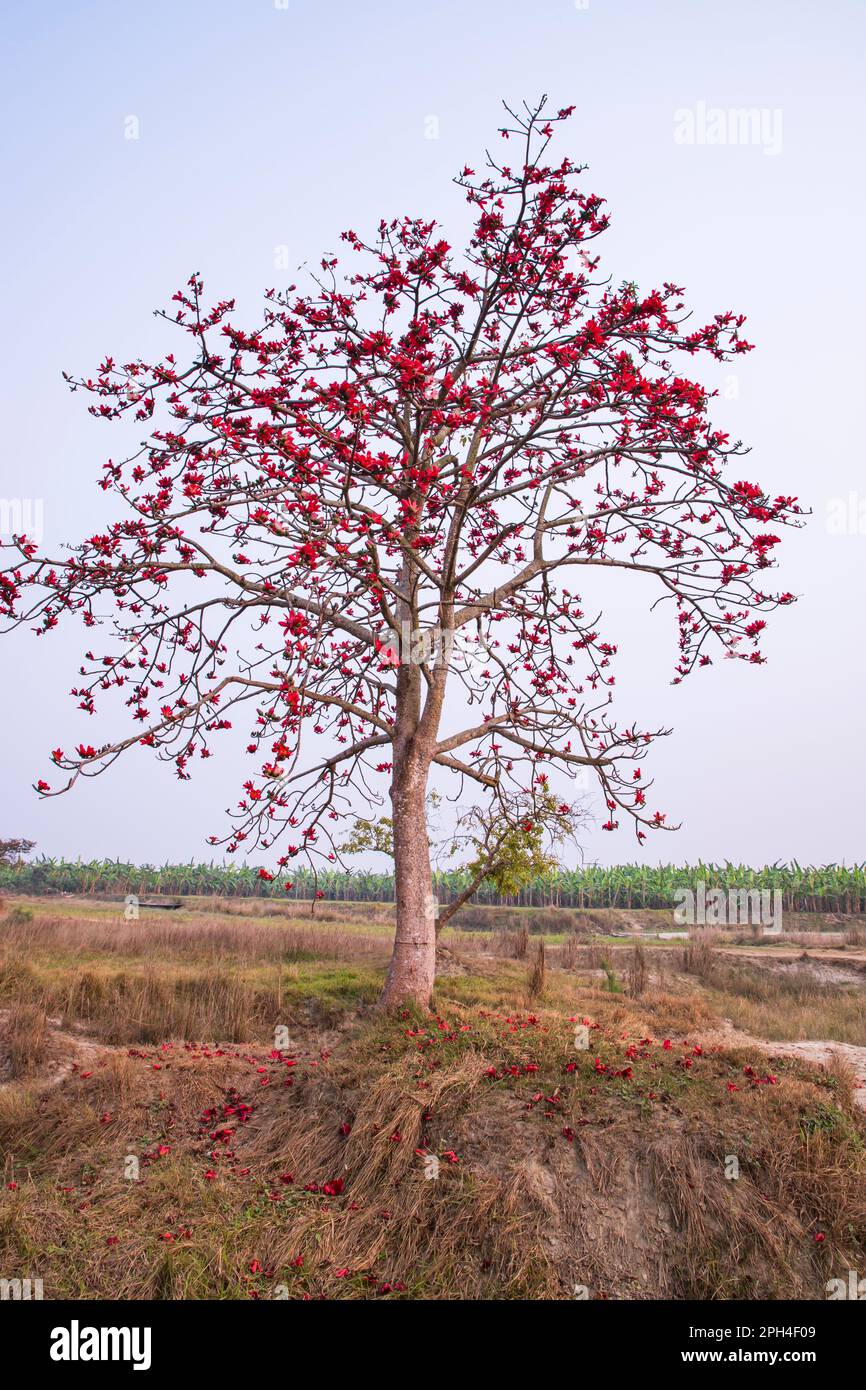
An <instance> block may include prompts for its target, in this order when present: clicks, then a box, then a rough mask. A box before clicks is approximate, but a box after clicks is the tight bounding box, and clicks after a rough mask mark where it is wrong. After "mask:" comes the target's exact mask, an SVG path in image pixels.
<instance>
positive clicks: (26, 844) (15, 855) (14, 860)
mask: <svg viewBox="0 0 866 1390" xmlns="http://www.w3.org/2000/svg"><path fill="white" fill-rule="evenodd" d="M35 848H36V841H35V840H0V864H20V863H21V856H22V855H24V854H29V853H30V851H31V850H32V849H35Z"/></svg>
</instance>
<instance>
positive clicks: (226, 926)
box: [0, 896, 866, 1299]
mask: <svg viewBox="0 0 866 1390" xmlns="http://www.w3.org/2000/svg"><path fill="white" fill-rule="evenodd" d="M392 912H393V909H392V908H390V907H389V906H388V905H387V904H381V905H379V904H372V903H333V902H324V903H319V904H318V905H317V906H316V908H315V911H312V910H311V905H310V904H301V903H291V904H278V903H272V902H269V901H267V900H259V899H249V900H247V899H244V900H235V899H228V898H216V897H214V898H200V899H194V898H190V899H187V900H186V901H185V902H184V905H183V906H182V907H180V908H179V909H178V910H177V911H156V910H149V909H148V908H146V907H142V909H141V913H140V918H139V920H137V921H126V920H125V919H124V905H123V902H122V901H119V902H118V901H106V900H102V899H99V898H97V897H88V898H81V897H72V896H65V897H64V896H53V897H49V898H27V897H7V898H6V901H5V905H4V908H3V911H2V914H0V1156H2V1162H3V1186H2V1192H0V1269H2V1271H3V1274H4V1277H6V1278H21V1279H24V1278H29V1279H31V1280H33V1279H41V1280H42V1282H43V1287H44V1296H45V1297H46V1298H60V1297H71V1298H76V1299H100V1298H113V1299H116V1298H134V1299H142V1298H160V1299H247V1298H291V1299H294V1298H305V1297H314V1298H316V1297H322V1296H324V1297H327V1298H349V1299H364V1298H380V1299H381V1298H384V1299H405V1298H423V1299H448V1298H455V1297H462V1298H496V1299H502V1298H506V1299H507V1298H556V1299H571V1298H574V1297H575V1296H577V1297H583V1296H587V1297H589V1298H594V1299H596V1298H603V1299H656V1298H665V1297H670V1298H678V1299H683V1298H698V1299H734V1298H770V1299H781V1298H806V1299H823V1298H825V1297H826V1294H825V1285H826V1283H827V1281H828V1280H830V1279H832V1278H835V1277H842V1278H846V1277H847V1271H848V1270H851V1269H854V1270H856V1269H862V1268H864V1266H866V1149H864V1139H866V1112H864V1108H863V1107H864V1103H866V1010H864V994H866V927H864V922H863V919H862V918H858V917H851V916H848V917H844V918H840V917H835V916H830V915H826V914H823V913H815V912H812V913H809V914H805V913H804V914H803V915H802V916H797V915H796V914H794V915H791V914H789V915H788V917H787V918H786V924H785V931H784V934H783V936H781V937H773V938H769V937H766V936H762V935H760V934H759V933H756V932H753V931H751V930H750V929H748V928H745V929H743V928H741V929H736V930H733V931H728V932H725V933H721V932H710V931H697V932H693V934H692V937H691V939H689V940H688V941H683V940H678V939H668V938H666V937H664V936H662V937H659V935H658V933H659V932H660V931H661V932H663V933H664V932H666V931H669V930H675V924H674V923H673V920H672V914H671V913H670V912H669V911H665V910H658V909H656V910H649V909H647V910H643V911H641V910H625V909H623V910H616V909H606V910H605V909H598V910H593V911H565V910H563V909H555V908H550V909H542V910H538V911H536V912H530V911H523V912H521V911H520V910H517V909H505V908H503V909H496V908H490V907H477V908H472V909H470V910H468V911H467V912H466V913H464V914H463V916H462V917H460V918H457V919H455V920H456V921H458V922H459V923H461V927H460V928H458V929H447V930H446V931H445V932H444V934H443V937H442V947H441V951H440V957H441V958H440V962H439V976H438V981H437V993H436V1010H435V1015H434V1016H432V1017H431V1016H422V1015H415V1014H413V1013H410V1012H406V1013H405V1014H404V1015H403V1016H402V1017H399V1018H388V1017H385V1016H383V1015H381V1014H380V1013H378V1012H377V1011H376V1009H375V1000H376V997H377V994H378V991H379V988H380V984H381V980H382V976H383V972H384V968H385V965H386V962H387V958H388V954H389V948H390V936H391V932H392V929H393V919H392ZM463 928H471V929H463ZM584 1291H585V1292H584Z"/></svg>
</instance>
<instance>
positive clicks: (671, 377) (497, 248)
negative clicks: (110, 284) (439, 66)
mask: <svg viewBox="0 0 866 1390" xmlns="http://www.w3.org/2000/svg"><path fill="white" fill-rule="evenodd" d="M506 110H507V112H508V117H507V124H506V125H505V126H504V127H503V129H502V130H501V131H500V136H501V138H502V140H503V142H504V143H503V150H504V154H503V157H502V159H501V160H497V159H495V158H492V157H490V156H488V157H487V166H486V169H485V172H484V173H483V174H478V175H476V173H475V171H474V170H473V169H471V168H468V167H467V168H465V169H464V170H463V172H462V174H461V175H460V176H459V178H458V179H457V183H458V184H459V186H460V187H461V188H462V189H464V190H465V194H466V198H467V200H468V202H469V204H470V207H471V212H472V216H473V219H474V220H473V230H472V233H471V236H470V238H469V240H468V244H467V246H466V249H465V251H464V252H463V253H462V254H460V255H458V254H456V253H455V252H454V250H453V249H452V247H451V246H450V245H449V244H448V242H447V241H445V240H444V239H443V237H442V236H441V234H440V231H439V229H438V227H437V225H436V224H435V223H434V222H428V221H424V220H421V219H419V218H408V217H407V218H403V219H395V220H392V221H389V222H385V221H383V222H382V223H380V225H379V228H378V233H377V235H376V236H375V237H374V238H372V239H371V240H364V239H363V238H362V237H361V236H360V235H359V234H357V233H355V232H352V231H350V232H346V233H345V234H344V236H343V241H344V242H345V245H346V247H347V249H348V254H349V259H350V261H351V263H352V264H351V267H350V269H349V271H348V272H338V262H337V259H336V258H335V257H331V256H327V257H325V259H323V260H322V262H321V271H320V272H319V273H318V274H317V275H316V276H314V277H313V279H312V282H311V283H310V285H309V287H308V289H307V291H306V292H300V291H299V290H298V289H297V288H296V287H295V286H291V287H289V288H288V289H287V290H284V291H274V290H271V291H269V292H268V293H267V295H266V302H265V308H264V312H263V321H262V323H261V324H260V326H259V327H255V328H250V329H244V328H241V327H240V326H238V325H237V324H236V323H235V322H234V321H233V318H232V314H233V308H234V306H233V302H232V301H225V300H223V301H220V302H218V303H216V304H213V305H208V304H207V303H206V302H205V300H204V297H203V286H202V282H201V280H200V279H199V278H198V276H194V277H193V278H192V279H191V280H190V281H189V284H188V286H187V288H186V289H185V290H184V291H182V292H180V293H178V294H176V295H175V296H174V302H175V304H176V308H175V309H172V310H171V311H170V312H166V313H164V314H163V318H164V319H165V320H166V321H168V322H170V323H171V324H173V325H174V326H175V330H176V331H177V333H178V334H179V336H180V337H181V339H182V341H183V342H184V343H185V344H186V345H187V351H186V352H181V353H179V354H178V355H175V354H168V355H167V356H165V357H164V358H163V359H162V360H161V361H158V362H156V363H147V362H144V361H141V360H137V361H132V362H127V363H125V364H121V363H118V362H115V361H114V360H113V359H112V358H110V357H108V358H106V360H105V361H104V362H103V363H102V364H101V366H100V367H99V371H98V373H97V374H96V376H95V377H92V378H85V379H80V378H72V377H69V378H67V379H68V380H69V382H70V385H71V387H72V389H73V390H85V391H86V392H88V394H90V395H91V396H93V397H94V398H95V403H94V404H93V405H91V407H90V409H91V411H92V413H94V414H95V415H97V416H100V417H103V418H105V419H106V420H116V419H118V418H120V417H124V416H131V417H132V418H133V419H134V420H135V421H137V422H140V423H141V424H146V425H147V427H148V430H149V437H148V438H147V440H146V441H145V442H144V443H143V444H142V445H141V447H140V448H139V449H138V450H137V452H135V453H134V454H133V455H132V456H131V457H130V458H128V459H127V460H125V461H124V462H122V463H117V462H114V461H109V462H108V463H107V464H105V465H104V476H103V478H102V480H101V486H102V488H103V489H105V490H106V491H113V492H114V493H115V494H116V496H117V500H118V518H119V519H118V520H116V521H115V522H114V523H113V524H112V525H110V526H109V527H108V528H107V529H106V530H105V531H103V532H101V533H100V534H96V535H93V536H90V537H89V538H88V539H87V540H86V541H85V542H84V543H83V544H81V545H80V546H78V547H76V548H75V549H74V550H72V551H71V552H67V553H65V554H64V555H63V556H62V557H60V558H54V559H52V558H50V557H48V556H44V555H41V554H39V553H38V551H37V548H36V547H35V546H34V545H33V544H31V543H30V542H29V541H28V540H27V538H26V537H20V536H18V537H14V538H13V541H12V543H11V549H12V551H13V554H12V556H11V557H10V563H9V566H8V567H7V568H6V569H5V571H4V573H3V575H2V580H0V600H2V607H3V610H4V612H5V613H6V614H7V615H8V616H10V617H11V618H12V620H13V622H15V623H21V622H28V623H33V622H35V623H36V624H37V630H39V631H41V632H47V631H48V630H49V629H51V628H53V627H54V626H55V625H56V624H57V623H58V621H59V619H60V618H61V617H64V616H69V617H77V618H78V619H79V620H81V621H83V623H84V625H85V627H89V628H93V629H94V630H95V633H96V634H98V636H99V639H100V641H99V646H98V647H97V646H92V648H91V650H89V651H88V652H87V655H86V658H85V662H84V664H83V665H82V667H81V670H80V675H79V678H78V682H77V685H76V687H75V690H74V692H73V694H74V695H75V697H76V699H77V700H78V701H79V703H80V706H81V708H82V709H83V710H85V711H87V712H88V713H89V714H91V715H95V714H96V713H97V707H98V704H99V706H100V707H101V704H102V702H103V699H104V698H105V697H108V696H110V695H111V694H112V693H114V694H116V695H117V696H118V697H119V698H120V699H121V700H122V701H123V702H125V704H126V706H127V708H128V710H129V715H130V717H131V720H132V724H133V726H134V728H133V731H132V732H131V733H130V734H129V735H128V736H127V737H124V738H120V739H115V740H113V741H110V742H102V741H98V740H97V742H96V746H94V745H91V744H84V743H82V744H81V745H80V746H79V748H78V749H77V751H76V752H75V753H74V754H70V753H65V752H64V751H63V750H61V749H56V750H55V752H54V754H53V760H54V763H55V764H56V765H57V768H58V770H60V771H61V772H62V773H65V774H67V776H66V780H65V783H64V784H63V785H62V786H61V785H57V784H54V785H52V784H50V783H48V782H46V781H44V780H40V781H39V783H38V790H39V791H40V792H41V793H42V794H44V795H53V794H55V793H56V792H58V791H65V790H67V789H68V788H69V787H70V786H72V784H73V783H74V782H75V781H76V780H77V778H78V777H80V776H92V775H94V774H97V773H99V772H102V771H103V770H104V769H106V768H107V767H108V766H109V765H111V764H112V763H113V762H114V761H115V760H116V759H117V758H118V757H119V756H120V755H121V754H123V753H124V752H125V751H126V750H127V749H128V748H130V747H131V746H133V745H135V744H143V745H145V746H146V747H149V748H152V749H154V750H155V751H156V753H157V755H158V756H160V757H162V758H168V759H170V760H173V762H174V764H175V768H176V772H177V775H178V777H181V778H188V777H189V776H190V775H191V770H192V767H193V764H194V759H195V758H198V757H201V758H206V757H209V756H211V753H212V750H213V747H214V745H215V744H216V743H217V741H218V737H219V735H220V734H222V733H224V731H227V730H229V729H230V728H231V727H232V724H233V723H234V722H235V721H236V719H237V718H238V716H241V715H243V714H244V713H246V720H247V729H248V732H246V734H245V735H244V737H245V738H246V739H248V742H247V752H248V753H249V755H250V757H251V759H252V760H253V765H254V770H253V771H251V772H250V775H249V778H248V780H247V781H246V782H245V783H244V787H243V795H242V797H241V799H240V801H239V802H238V804H237V806H236V807H235V808H234V810H233V811H232V812H230V826H231V831H230V834H227V835H226V836H224V837H217V836H212V837H211V843H212V844H219V843H226V844H227V845H228V849H229V850H230V851H234V850H236V849H238V848H239V847H240V846H243V847H244V848H245V849H246V850H249V849H250V848H253V847H266V848H269V847H271V846H274V847H276V849H275V854H276V851H277V850H278V851H279V860H278V872H280V873H282V872H284V871H286V870H288V869H289V866H290V864H291V861H292V860H293V859H294V858H295V857H296V856H299V855H303V856H306V858H308V859H310V860H313V861H314V862H315V861H316V860H317V858H318V857H319V856H323V857H325V858H327V859H331V860H333V859H334V858H335V855H336V849H335V845H336V840H335V838H334V837H335V834H336V835H337V836H338V837H339V834H340V833H341V832H342V831H343V830H344V829H345V821H346V818H347V817H353V812H357V810H358V809H359V804H360V808H361V809H363V808H364V807H365V806H366V805H368V804H373V803H375V802H376V801H377V799H378V800H379V801H381V790H382V789H383V787H384V786H385V785H387V788H388V790H389V791H390V798H391V808H390V809H391V821H392V830H393V848H394V861H395V880H396V899H397V907H396V938H395V942H394V952H393V958H392V961H391V966H390V969H389V972H388V977H387V980H386V984H385V989H384V994H383V1002H384V1003H385V1004H386V1005H387V1006H389V1007H391V1006H395V1005H399V1004H401V1003H403V1002H405V1001H407V1000H414V1001H417V1002H419V1003H421V1004H426V1003H427V1002H428V1001H429V999H430V995H431V990H432V987H433V978H434V970H435V923H434V911H433V905H432V897H431V871H430V859H429V851H428V839H427V833H426V823H425V797H426V795H427V791H428V782H429V779H430V776H431V772H432V770H433V769H444V770H447V772H448V773H450V774H452V775H453V777H454V778H455V779H463V781H464V782H465V783H466V784H467V786H468V785H470V784H471V785H472V786H473V788H475V789H476V790H477V791H479V792H480V795H481V796H482V798H483V799H484V800H486V803H487V808H488V810H487V824H491V823H492V821H491V817H492V818H493V819H494V820H495V818H496V817H497V816H499V817H501V818H502V819H503V820H504V821H507V820H508V817H509V815H512V816H513V809H512V808H514V807H515V806H517V807H519V816H520V818H521V824H523V825H524V826H525V828H526V830H527V833H528V834H529V835H530V836H532V835H534V834H535V832H536V829H537V825H536V823H535V822H534V820H533V817H534V815H535V814H537V816H538V817H539V818H543V817H544V816H545V815H547V814H549V813H551V811H552V814H553V815H554V816H559V817H562V816H564V815H566V814H567V813H568V811H569V804H568V802H563V803H561V804H560V803H559V801H558V798H557V797H556V796H555V795H553V793H552V783H551V781H550V774H551V772H552V770H553V769H555V768H559V769H560V770H561V772H562V773H564V774H565V776H566V777H568V776H571V777H574V776H575V775H576V774H577V773H578V772H581V771H582V770H583V769H586V768H589V769H590V770H591V771H592V773H593V774H594V775H595V776H596V777H597V778H598V781H599V783H600V785H601V788H602V791H603V795H604V799H605V802H606V806H607V820H606V822H605V829H607V830H614V829H616V827H617V826H618V825H619V824H620V821H621V820H623V819H624V820H626V821H627V822H630V823H631V824H632V825H633V827H634V829H635V831H636V833H637V835H638V838H639V839H641V840H642V839H643V838H644V837H645V833H646V831H647V829H649V828H658V827H661V826H663V825H664V824H665V817H664V815H663V814H662V812H661V811H659V810H657V809H655V808H654V807H653V806H651V804H650V803H649V802H648V800H647V785H648V784H646V783H645V782H644V781H643V780H642V776H641V762H642V761H643V758H644V755H645V752H646V750H647V747H648V745H649V744H650V742H651V740H652V738H653V737H654V734H653V733H652V732H651V731H648V730H645V729H642V728H639V727H637V726H636V725H635V724H629V725H628V726H627V727H620V726H619V725H618V724H617V723H615V722H614V720H613V718H612V716H611V710H610V702H611V688H612V685H613V677H612V675H611V674H610V668H611V658H612V657H613V655H614V652H615V648H614V647H612V646H611V644H610V643H609V642H607V641H605V640H604V638H603V636H602V635H601V633H600V632H599V630H598V626H597V620H596V619H595V618H587V617H586V616H585V615H584V612H583V610H582V608H581V600H580V596H579V593H578V592H577V586H578V585H579V583H580V574H581V571H582V570H585V569H586V568H587V567H594V568H596V569H598V568H599V567H607V568H611V569H614V568H615V569H619V570H626V571H631V572H633V573H635V574H641V575H645V576H650V578H651V580H652V581H654V582H655V584H656V585H657V586H658V592H659V597H660V598H663V599H666V600H669V601H670V602H671V603H672V605H673V606H674V609H675V612H676V620H677V626H678V648H677V655H676V667H675V680H676V681H679V680H681V679H682V678H683V677H684V676H685V675H686V674H687V673H689V672H690V671H691V670H692V669H693V668H694V666H695V665H706V664H708V663H709V662H710V660H711V655H710V652H711V650H712V648H713V646H715V647H716V648H717V649H719V650H721V651H722V652H723V653H724V654H725V655H727V656H730V657H739V658H740V659H744V660H747V661H751V662H758V661H760V660H762V657H761V656H760V654H759V649H758V641H759V637H760V633H761V630H762V629H763V628H764V626H765V623H764V618H763V617H762V616H760V615H761V614H762V613H764V612H766V611H768V610H770V609H771V608H773V607H774V606H775V605H776V604H778V603H787V602H790V601H791V599H792V595H790V594H771V593H767V592H765V590H764V589H763V587H762V585H763V581H764V571H765V570H766V569H767V568H768V567H769V566H770V565H771V563H772V554H773V548H774V546H775V545H776V543H777V541H778V536H777V535H776V534H775V532H774V530H773V529H772V528H774V527H779V526H781V525H786V524H792V523H795V524H796V517H797V515H798V513H799V510H800V509H799V508H798V507H797V505H796V503H795V501H794V499H792V498H788V497H775V498H771V497H769V496H767V495H766V493H765V492H764V489H763V488H761V487H760V486H758V485H757V484H755V483H751V482H745V481H740V480H735V481H729V480H727V479H726V477H725V476H724V466H725V464H726V462H727V460H728V457H729V456H730V455H732V454H734V455H736V454H737V453H739V452H741V450H740V448H739V446H738V445H731V444H730V443H729V440H728V438H727V436H725V435H724V434H721V433H718V432H717V431H714V430H713V428H712V427H711V425H710V423H709V422H708V418H707V405H708V393H707V391H706V390H705V389H704V388H703V387H702V386H701V385H699V384H698V383H697V382H695V381H693V380H692V379H690V378H689V377H687V376H685V375H683V374H682V368H681V367H678V366H677V365H675V364H676V362H678V361H679V362H683V361H685V362H688V360H689V359H691V358H693V357H695V356H697V355H698V354H699V353H707V354H709V355H710V356H711V357H712V358H715V359H716V360H717V361H725V360H728V358H729V357H730V356H731V355H732V354H738V353H741V352H746V351H747V350H748V349H749V346H750V345H749V344H748V343H747V342H746V341H745V340H744V339H743V338H742V337H741V335H740V330H741V327H742V324H743V319H742V317H738V316H735V315H734V314H733V313H730V312H725V313H721V314H718V315H716V316H715V317H714V318H713V320H712V321H711V322H710V323H708V324H707V325H705V326H704V327H692V326H690V324H689V322H688V317H687V315H686V313H685V312H684V308H683V303H682V299H681V295H682V291H681V290H680V289H678V288H677V287H676V286H675V285H672V284H665V285H664V286H663V287H662V288H661V289H657V290H653V291H652V292H651V293H648V294H644V293H641V292H639V291H638V289H637V287H636V286H635V285H633V284H625V285H622V286H621V287H620V288H619V289H617V290H614V289H613V288H612V287H611V286H610V285H609V284H607V283H606V282H605V281H603V280H601V279H599V278H598V276H597V265H598V260H597V258H596V257H595V256H593V255H592V254H591V249H590V248H591V243H593V242H594V241H595V240H596V238H597V237H598V236H599V235H600V234H601V233H602V232H603V231H604V230H605V227H606V226H607V221H608V219H607V215H606V213H605V212H604V210H603V202H602V199H601V198H599V197H597V196H595V195H594V194H591V193H588V192H586V191H584V190H583V188H582V180H581V174H582V170H581V169H580V168H578V167H576V166H575V165H574V164H572V162H571V161H570V160H569V159H568V158H567V157H563V158H559V159H558V160H555V161H554V162H549V161H550V159H551V156H550V154H549V149H550V146H551V142H552V140H553V138H554V135H555V134H556V130H557V127H558V125H559V124H560V123H561V122H562V121H564V120H565V119H566V118H567V117H568V116H569V114H570V110H571V108H569V109H566V110H561V111H559V112H558V113H557V114H556V115H555V116H553V115H547V114H546V111H545V103H544V102H543V101H542V102H541V103H540V104H539V105H538V106H536V107H534V108H530V107H525V108H524V109H523V110H522V111H521V112H519V113H518V112H513V111H511V110H510V109H509V108H506ZM8 548H9V547H7V549H8ZM106 600H109V601H110V603H111V604H112V609H111V614H110V617H109V619H108V620H107V621H106V619H105V618H104V616H103V615H104V610H105V606H106ZM659 732H663V731H659ZM442 775H444V773H442V774H439V773H437V777H438V776H442ZM562 780H563V785H564V778H563V779H562ZM457 790H458V793H459V788H458V789H457ZM533 808H536V809H535V810H533ZM509 823H510V822H509ZM275 868H277V865H276V864H275ZM262 873H263V874H265V876H268V877H270V875H269V874H267V872H266V871H264V870H263V871H262Z"/></svg>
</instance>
